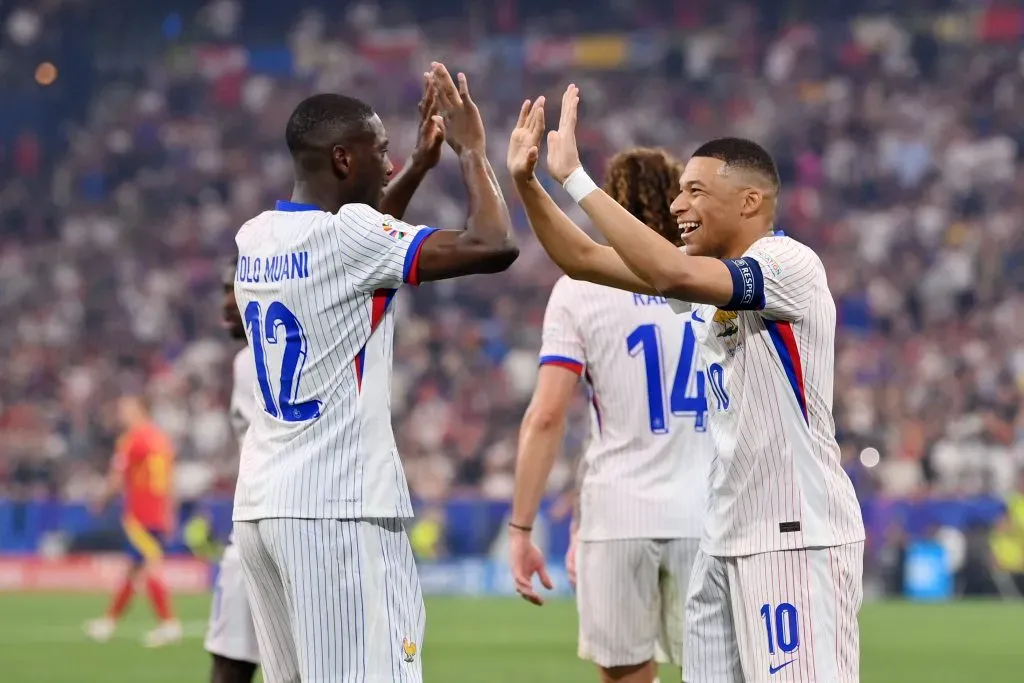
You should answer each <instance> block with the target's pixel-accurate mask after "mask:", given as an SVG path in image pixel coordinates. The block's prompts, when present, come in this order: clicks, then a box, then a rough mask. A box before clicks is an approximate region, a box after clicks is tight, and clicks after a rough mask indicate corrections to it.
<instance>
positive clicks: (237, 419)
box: [229, 346, 258, 444]
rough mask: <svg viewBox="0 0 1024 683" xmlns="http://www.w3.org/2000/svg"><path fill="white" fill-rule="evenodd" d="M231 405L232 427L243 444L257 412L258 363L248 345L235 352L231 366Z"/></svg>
mask: <svg viewBox="0 0 1024 683" xmlns="http://www.w3.org/2000/svg"><path fill="white" fill-rule="evenodd" d="M231 372H232V374H231V379H232V382H231V406H230V408H229V411H230V415H229V416H230V418H231V429H232V431H234V433H235V438H236V439H237V440H238V443H239V444H241V443H242V440H243V439H244V438H245V432H246V430H247V429H249V425H250V424H252V416H253V415H255V414H256V392H257V391H258V389H257V388H256V365H255V363H254V362H253V358H252V350H251V349H250V348H249V347H248V346H246V347H245V348H243V349H240V350H239V351H238V353H236V354H235V360H234V363H233V364H232V368H231Z"/></svg>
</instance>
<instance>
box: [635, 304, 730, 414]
mask: <svg viewBox="0 0 1024 683" xmlns="http://www.w3.org/2000/svg"><path fill="white" fill-rule="evenodd" d="M661 347H662V344H661V329H660V328H659V327H658V326H657V325H654V324H647V325H640V326H639V327H637V328H636V329H635V330H633V332H632V333H631V334H630V335H629V336H628V337H626V348H627V349H629V355H631V356H637V355H639V354H641V353H642V354H643V358H644V370H645V374H646V377H647V407H648V415H649V416H650V420H651V431H652V432H654V433H655V434H667V433H668V431H669V427H668V413H669V411H671V413H672V414H673V415H678V416H681V417H685V416H693V427H694V429H696V430H697V431H698V432H703V431H704V430H705V429H707V415H708V399H707V393H706V391H705V376H704V373H703V372H702V371H700V370H698V369H697V368H696V367H695V366H696V360H697V338H696V336H695V335H694V333H693V326H692V324H691V323H689V322H687V323H685V324H684V326H683V347H682V349H680V352H679V364H678V366H676V376H675V378H674V379H673V380H672V390H671V392H669V395H668V405H666V402H665V370H664V367H665V363H664V359H663V357H662V348H661ZM721 370H722V367H721V366H720V365H718V364H715V365H713V366H712V367H711V368H710V372H711V379H712V385H713V386H712V390H713V391H714V394H715V397H716V398H717V400H718V404H719V407H720V408H722V409H723V410H725V409H727V408H728V407H729V399H728V396H727V395H726V393H725V383H724V381H723V380H724V378H723V375H722V372H721ZM691 378H692V379H691Z"/></svg>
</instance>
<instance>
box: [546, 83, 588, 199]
mask: <svg viewBox="0 0 1024 683" xmlns="http://www.w3.org/2000/svg"><path fill="white" fill-rule="evenodd" d="M579 104H580V89H579V88H577V87H576V86H575V85H572V84H570V85H569V87H568V88H566V89H565V94H564V95H562V115H561V117H560V118H559V119H558V130H553V131H551V132H550V133H548V172H549V173H550V174H551V177H552V178H554V179H555V180H557V181H558V182H560V183H564V182H565V179H566V178H568V177H569V174H570V173H572V172H573V171H575V170H576V169H577V168H579V167H580V166H582V165H583V164H582V163H580V153H579V150H578V149H577V148H576V113H577V110H578V109H579Z"/></svg>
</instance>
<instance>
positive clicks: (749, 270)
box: [722, 237, 824, 320]
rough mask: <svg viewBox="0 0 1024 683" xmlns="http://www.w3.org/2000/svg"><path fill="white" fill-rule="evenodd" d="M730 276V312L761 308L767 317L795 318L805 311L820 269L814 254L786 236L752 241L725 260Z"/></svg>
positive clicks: (820, 272)
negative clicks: (752, 243)
mask: <svg viewBox="0 0 1024 683" xmlns="http://www.w3.org/2000/svg"><path fill="white" fill-rule="evenodd" d="M723 263H725V265H726V267H727V268H728V269H729V273H730V274H731V275H732V283H733V296H732V300H730V301H729V303H728V304H727V305H725V306H723V307H722V308H723V309H724V310H729V311H762V312H763V314H764V316H765V317H767V318H773V319H777V320H796V319H799V318H801V317H802V316H803V314H804V312H805V311H806V310H807V308H808V306H809V304H810V301H811V297H812V296H813V295H814V292H815V290H816V288H818V287H819V286H822V284H823V283H822V278H823V272H824V271H823V268H822V265H821V261H820V260H819V259H818V257H817V255H816V254H815V253H814V252H813V251H811V250H810V249H809V248H807V247H806V246H804V245H802V244H800V243H799V242H796V241H794V240H791V239H789V238H787V237H774V238H767V239H765V240H761V241H758V242H755V243H754V245H753V246H751V248H750V249H748V250H747V253H745V254H744V255H743V256H742V257H740V258H737V259H724V260H723Z"/></svg>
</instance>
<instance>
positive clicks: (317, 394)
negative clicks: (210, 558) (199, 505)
mask: <svg viewBox="0 0 1024 683" xmlns="http://www.w3.org/2000/svg"><path fill="white" fill-rule="evenodd" d="M428 233H429V229H420V228H413V227H412V226H405V224H402V223H399V222H397V221H391V219H389V218H388V217H386V216H383V215H381V214H380V213H378V212H377V211H375V210H374V209H372V208H370V207H368V206H366V205H363V204H354V205H346V206H344V207H342V208H341V210H340V211H339V212H338V213H337V214H331V213H328V212H325V211H321V210H319V209H317V208H316V207H313V206H308V205H302V204H293V203H291V202H278V205H277V209H276V210H274V211H266V212H264V213H262V214H260V215H259V216H257V217H256V218H254V219H252V220H250V221H249V222H247V223H246V224H245V225H244V226H242V228H241V230H240V231H239V232H238V235H237V237H236V243H237V245H238V249H239V260H238V270H237V273H236V276H235V298H236V300H237V303H238V306H239V310H240V312H241V313H242V317H243V320H244V322H245V326H246V336H247V338H248V341H249V345H250V347H251V349H252V354H253V361H254V364H255V369H256V377H257V381H256V384H257V389H256V400H257V410H256V411H255V413H254V416H253V421H252V425H251V427H250V428H249V429H248V431H247V432H246V435H245V438H244V440H243V444H242V455H241V464H240V468H239V480H238V488H237V490H236V494H235V519H236V520H240V519H241V520H246V519H260V518H263V517H307V518H357V517H403V516H408V515H411V513H412V509H411V504H410V500H409V492H408V488H407V486H406V483H405V475H404V473H403V471H402V467H401V464H400V462H399V459H398V454H397V451H396V447H395V440H394V435H393V433H392V429H391V415H390V387H391V359H392V336H393V333H394V318H393V314H392V306H391V304H392V300H393V297H394V294H395V290H396V288H397V287H398V286H399V285H400V284H401V283H402V281H403V280H408V278H409V275H410V273H413V272H415V254H416V252H417V249H418V244H420V243H421V242H422V238H423V237H425V236H426V234H428Z"/></svg>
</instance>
